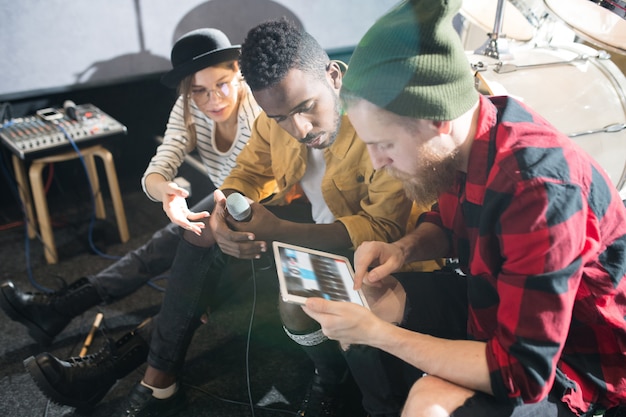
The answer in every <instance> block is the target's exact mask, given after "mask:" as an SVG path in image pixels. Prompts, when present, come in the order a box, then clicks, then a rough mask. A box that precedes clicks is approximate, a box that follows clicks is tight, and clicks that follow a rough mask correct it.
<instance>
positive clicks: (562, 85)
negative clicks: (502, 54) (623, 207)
mask: <svg viewBox="0 0 626 417" xmlns="http://www.w3.org/2000/svg"><path fill="white" fill-rule="evenodd" d="M468 59H469V61H470V64H471V66H472V69H473V70H474V71H475V78H476V86H477V89H478V90H479V91H480V92H481V93H483V94H487V95H510V96H513V97H516V98H518V99H520V100H521V101H523V102H525V103H527V104H528V105H529V106H530V107H532V108H533V109H534V110H536V111H538V112H539V114H541V115H542V116H543V117H545V118H546V119H547V120H548V121H549V122H551V123H552V124H553V125H554V126H556V127H557V128H558V129H559V130H561V131H562V132H564V133H566V134H568V135H569V136H571V137H572V140H574V141H575V142H576V143H578V144H579V145H580V146H581V147H582V148H583V149H585V150H586V151H587V152H588V153H589V154H590V155H591V156H592V157H593V158H594V159H595V160H596V161H598V163H599V164H600V165H601V166H602V167H603V168H604V169H605V171H606V172H607V173H608V175H609V177H610V178H611V181H612V182H613V184H614V185H615V186H616V187H617V189H618V190H620V191H626V190H623V189H624V188H625V187H624V183H625V181H626V129H624V127H626V95H625V91H626V78H624V75H623V74H622V72H621V71H620V70H619V68H617V66H616V65H615V64H614V63H613V62H611V61H610V60H609V59H608V54H606V53H605V52H598V51H596V50H595V49H593V48H590V47H588V46H586V45H582V44H578V43H572V44H566V45H561V46H550V47H528V48H518V49H516V50H515V52H514V57H513V58H512V59H510V60H507V61H498V60H496V59H492V58H489V57H487V56H484V55H477V54H469V53H468ZM607 126H612V127H613V128H614V129H610V128H607ZM611 130H614V131H611ZM592 132H593V133H592ZM623 196H624V195H623V193H622V197H623Z"/></svg>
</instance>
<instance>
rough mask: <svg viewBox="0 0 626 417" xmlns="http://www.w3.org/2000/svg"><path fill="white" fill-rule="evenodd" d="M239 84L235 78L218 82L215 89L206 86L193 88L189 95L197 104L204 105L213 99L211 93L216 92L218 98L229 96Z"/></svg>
mask: <svg viewBox="0 0 626 417" xmlns="http://www.w3.org/2000/svg"><path fill="white" fill-rule="evenodd" d="M238 85H239V82H238V81H237V79H236V78H233V79H232V80H230V81H227V82H223V83H218V84H217V88H216V89H214V90H207V89H206V88H198V89H197V90H192V91H191V94H189V96H190V97H191V98H192V99H193V101H195V103H196V105H197V106H204V105H205V104H207V103H208V102H209V101H210V100H211V93H213V94H215V97H217V98H218V99H222V98H226V97H229V96H230V95H231V94H232V92H233V90H234V89H235V87H237V86H238Z"/></svg>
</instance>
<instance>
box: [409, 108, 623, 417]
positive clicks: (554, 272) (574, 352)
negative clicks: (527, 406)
mask: <svg viewBox="0 0 626 417" xmlns="http://www.w3.org/2000/svg"><path fill="white" fill-rule="evenodd" d="M490 100H491V101H490ZM490 100H489V99H487V98H485V97H482V96H481V110H480V116H479V122H478V127H477V132H476V137H475V139H474V142H473V143H472V149H471V154H470V158H469V166H468V171H467V174H466V175H461V174H460V175H459V180H458V181H457V184H456V186H455V187H454V188H453V189H451V190H450V191H448V192H446V193H444V194H442V195H441V196H440V198H439V200H438V207H437V209H436V210H435V211H432V212H429V213H427V214H425V215H423V216H422V218H421V221H429V222H432V223H435V224H438V225H439V226H440V227H443V229H444V230H445V231H446V232H448V234H449V236H450V237H451V243H452V246H453V247H454V249H455V253H454V254H452V255H453V256H456V257H458V258H459V261H460V264H461V265H462V266H463V267H464V268H463V269H464V270H465V271H466V272H468V275H467V276H468V300H469V316H468V317H469V318H468V332H469V335H470V336H471V337H472V338H474V339H477V340H484V341H486V342H487V349H486V354H487V363H488V365H489V371H490V375H491V386H492V389H493V392H494V395H495V396H496V397H497V398H499V399H501V400H504V401H509V402H512V403H514V404H519V403H522V402H536V401H539V400H541V399H542V398H544V397H545V396H546V395H547V394H548V392H550V391H551V390H552V392H553V393H554V394H556V395H558V396H559V397H561V398H562V401H563V402H564V403H566V404H567V405H568V406H569V407H570V408H571V409H572V410H573V411H574V412H576V413H578V414H581V413H582V412H584V411H587V410H588V409H589V407H590V406H591V404H599V405H601V406H604V407H611V406H615V405H617V404H626V209H625V208H624V205H623V203H622V201H621V199H620V198H619V195H618V193H617V190H616V189H615V187H614V186H613V185H612V183H611V181H610V180H609V179H608V177H607V176H606V174H605V173H604V172H603V169H602V168H601V167H600V165H598V164H597V163H596V162H595V161H593V160H592V158H590V157H589V156H588V155H587V154H586V153H585V152H584V151H582V150H581V149H580V148H579V147H578V146H577V145H576V144H575V143H574V142H573V141H571V140H570V139H569V138H567V137H566V136H565V135H563V134H561V133H559V132H558V131H557V130H556V129H555V128H554V127H552V126H550V125H549V124H548V123H547V122H546V121H545V120H544V119H543V118H541V117H540V116H538V115H537V114H536V113H534V112H533V111H532V110H530V109H528V108H527V107H526V106H524V105H523V104H522V103H520V102H518V101H516V100H514V99H512V98H506V97H492V98H491V99H490Z"/></svg>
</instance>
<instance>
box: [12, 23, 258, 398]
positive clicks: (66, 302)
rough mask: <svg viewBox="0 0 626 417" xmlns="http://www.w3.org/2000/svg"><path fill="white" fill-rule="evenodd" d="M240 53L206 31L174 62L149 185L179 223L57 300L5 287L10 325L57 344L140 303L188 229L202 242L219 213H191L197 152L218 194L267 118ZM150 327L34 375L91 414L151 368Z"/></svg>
mask: <svg viewBox="0 0 626 417" xmlns="http://www.w3.org/2000/svg"><path fill="white" fill-rule="evenodd" d="M239 49H240V48H239V46H238V45H231V43H230V41H229V39H228V37H227V36H226V35H225V34H224V33H222V32H221V31H219V30H217V29H198V30H194V31H192V32H189V33H187V34H185V35H183V36H182V37H181V38H180V39H179V40H178V41H177V42H176V43H175V45H174V47H173V49H172V53H171V61H172V66H173V68H172V70H171V71H169V72H168V73H166V74H165V75H164V76H163V78H162V82H163V84H165V85H166V86H168V87H172V88H175V87H177V88H178V91H179V93H180V94H179V96H178V99H177V100H176V103H175V104H174V107H173V108H172V111H171V113H170V117H169V120H168V123H167V128H166V130H165V135H164V138H163V143H162V144H161V145H160V146H159V147H158V148H157V151H156V154H155V155H154V157H153V158H152V159H151V161H150V163H149V165H148V168H147V169H146V171H145V173H144V176H143V178H142V186H143V189H144V191H145V192H146V194H147V195H148V197H150V198H151V199H152V200H155V201H161V202H162V204H163V210H164V211H165V213H166V214H167V216H168V217H169V218H170V220H171V221H172V223H170V224H169V225H168V226H166V227H165V228H163V229H161V230H159V231H158V232H156V233H155V234H154V235H153V236H152V238H151V239H150V241H148V242H147V243H146V244H145V245H143V246H142V247H140V248H138V249H136V250H134V251H132V252H130V253H128V254H126V255H125V256H124V257H123V258H122V259H120V260H119V261H117V262H116V263H115V264H113V265H111V266H109V267H108V268H106V269H105V270H103V271H101V272H100V273H98V274H97V275H93V276H90V277H86V278H81V279H79V280H78V281H76V282H74V283H73V284H71V285H70V286H69V287H68V288H66V289H64V290H62V291H60V292H58V293H53V294H40V295H39V296H38V297H39V298H35V297H34V296H33V295H32V294H27V293H23V292H21V291H19V290H18V289H16V288H15V286H14V285H13V284H12V283H8V284H7V283H5V284H4V285H3V286H2V292H3V294H2V295H3V297H2V296H0V301H6V302H0V304H1V305H2V307H3V308H4V309H5V311H6V312H7V314H9V316H10V317H11V318H13V319H15V320H17V321H19V322H21V323H23V324H25V325H26V326H27V327H28V328H29V332H30V334H31V336H33V338H35V339H36V340H37V341H41V342H46V341H47V342H49V341H51V340H52V339H53V338H54V337H55V336H56V335H57V334H58V333H59V332H60V331H61V330H63V328H64V327H65V326H66V325H67V324H68V323H69V322H70V321H71V320H72V318H73V317H75V316H77V315H79V314H81V313H82V312H84V311H85V310H87V309H89V308H91V307H93V306H95V305H97V304H100V303H103V302H104V303H107V304H108V303H111V302H113V301H115V300H118V299H120V298H122V297H124V296H126V295H129V294H131V293H133V292H134V291H135V290H137V289H138V288H139V287H141V286H142V285H144V284H145V283H146V282H148V281H149V280H150V279H151V278H153V277H155V276H158V275H159V274H162V273H164V272H166V271H167V270H168V269H169V268H170V266H171V265H172V263H173V259H174V255H175V253H176V248H177V246H178V240H179V232H178V230H179V226H180V227H183V228H185V229H187V230H192V231H194V232H195V233H197V234H200V233H201V230H202V229H201V228H202V227H203V226H204V223H202V222H199V221H198V220H199V219H200V218H202V217H204V216H206V215H208V211H210V210H211V209H212V207H213V193H212V190H207V191H210V192H209V195H208V196H207V197H206V198H205V199H204V200H202V201H201V202H200V203H198V204H197V205H196V206H194V207H193V208H192V211H193V212H195V213H196V214H195V215H193V214H191V213H192V211H191V210H189V209H188V207H187V202H186V200H185V199H186V197H188V193H187V191H185V190H184V189H182V188H181V187H179V186H178V185H176V183H175V182H174V181H173V180H174V178H175V177H176V174H177V171H178V168H179V167H180V165H181V164H182V163H183V161H184V158H185V156H186V155H187V154H188V153H189V152H191V151H192V150H193V149H197V151H198V153H199V155H200V158H201V159H202V162H203V164H204V166H205V168H206V170H207V174H208V176H209V178H210V179H211V181H212V182H213V184H214V185H215V186H216V187H219V186H220V185H221V184H222V182H223V180H224V178H226V176H227V175H228V173H229V172H230V170H231V168H233V166H234V165H235V159H236V157H237V155H238V154H239V152H240V151H241V149H242V148H243V147H244V145H245V144H246V142H247V141H248V139H249V138H250V131H251V128H252V124H253V122H254V119H255V118H256V117H257V115H258V114H259V113H260V108H259V107H258V106H257V104H256V102H255V101H254V98H253V96H252V94H251V92H250V90H249V88H248V86H247V85H246V83H245V82H244V81H243V79H242V77H241V74H240V72H239V64H238V62H237V59H238V57H239ZM149 328H150V326H140V327H139V328H137V329H135V330H134V331H132V332H130V333H128V334H126V335H124V336H123V337H122V338H121V339H119V340H118V341H117V342H115V344H114V345H113V346H112V348H111V349H105V350H103V351H101V352H99V353H97V354H96V355H90V356H87V357H84V358H70V359H68V360H65V361H60V360H58V359H57V358H55V357H54V356H53V355H52V354H50V353H42V354H39V355H37V356H36V357H30V358H28V359H27V360H26V362H25V363H26V368H27V370H28V371H29V372H30V374H31V376H32V377H33V378H34V379H35V382H36V383H37V385H38V386H39V387H40V388H41V389H42V391H43V392H44V394H46V395H47V396H48V397H50V398H51V399H52V400H53V401H54V402H57V403H60V404H65V405H69V406H74V407H79V408H83V407H89V406H93V405H94V404H95V403H97V402H98V401H100V400H101V399H102V397H104V395H105V394H106V393H107V392H108V390H109V389H110V388H111V386H112V385H113V384H114V383H115V381H116V380H117V379H119V378H121V377H123V376H125V375H126V374H128V373H129V372H131V371H132V370H133V369H135V368H136V367H137V366H139V365H141V364H142V363H143V362H144V361H145V360H146V356H147V352H148V345H147V343H146V341H145V339H144V337H142V335H144V336H146V337H149V334H148V332H149Z"/></svg>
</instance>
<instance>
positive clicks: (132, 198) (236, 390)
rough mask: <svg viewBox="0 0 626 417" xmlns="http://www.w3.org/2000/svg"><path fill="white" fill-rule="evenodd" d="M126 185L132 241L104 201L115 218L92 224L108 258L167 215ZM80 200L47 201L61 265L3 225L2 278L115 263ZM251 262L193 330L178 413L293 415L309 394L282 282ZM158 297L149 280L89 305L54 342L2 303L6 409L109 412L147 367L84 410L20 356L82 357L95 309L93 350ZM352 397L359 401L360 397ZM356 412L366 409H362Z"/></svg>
mask: <svg viewBox="0 0 626 417" xmlns="http://www.w3.org/2000/svg"><path fill="white" fill-rule="evenodd" d="M129 188H131V189H132V190H133V191H130V192H129V191H124V192H123V194H124V206H125V209H126V215H127V217H128V223H129V228H130V235H131V239H130V240H129V241H128V242H126V243H124V244H121V243H119V239H118V237H117V234H116V233H117V229H116V227H115V219H114V216H113V210H112V208H111V207H110V201H109V200H108V199H107V200H106V201H107V207H108V211H107V214H108V216H109V219H107V220H106V221H98V222H96V223H95V227H94V228H93V229H94V230H93V233H92V236H93V238H92V241H93V242H94V243H95V244H96V246H97V247H98V248H99V250H100V251H102V252H104V253H106V255H107V257H111V256H112V257H115V256H121V255H123V254H124V253H126V252H127V251H129V250H131V249H133V248H136V247H137V246H139V245H141V244H142V243H144V242H145V241H146V240H147V239H149V238H150V236H151V235H152V233H153V232H154V231H156V230H157V229H158V228H160V227H162V226H163V225H165V224H166V221H167V219H166V217H165V215H164V213H163V211H162V209H161V206H160V204H158V203H153V202H150V201H149V200H148V199H147V198H146V197H145V195H144V194H143V193H142V192H140V191H135V189H136V186H133V187H129ZM81 200H84V198H81V197H80V196H78V197H77V196H75V195H72V194H71V193H69V195H68V194H64V195H62V196H61V197H60V198H57V199H56V200H55V199H51V201H49V204H50V212H51V215H52V218H53V223H54V224H55V232H54V234H55V241H56V245H57V249H58V251H59V258H60V259H59V262H58V263H57V264H54V265H49V264H47V263H46V261H45V259H44V256H43V251H42V246H41V243H40V242H39V241H37V240H28V239H25V232H24V227H23V226H16V227H8V226H5V227H4V228H3V229H2V230H1V231H0V280H1V281H4V280H7V279H11V280H13V281H14V282H15V283H16V285H18V286H19V287H20V288H23V289H26V290H29V291H35V287H34V286H33V285H34V284H33V281H34V282H35V283H36V285H42V286H45V287H47V288H58V287H59V286H60V281H59V277H61V278H63V279H65V280H66V281H67V282H72V281H74V280H75V279H77V278H79V277H81V276H85V275H89V274H93V273H96V272H98V271H99V270H101V269H102V268H104V267H106V266H108V265H110V264H111V263H112V262H114V261H113V260H111V259H108V258H107V257H103V256H100V255H97V254H95V253H94V252H93V251H92V250H91V249H90V245H89V244H88V241H89V239H88V236H89V233H88V231H89V224H90V213H91V210H92V209H91V208H90V204H89V202H85V201H81ZM16 206H17V204H16ZM18 215H19V212H18ZM0 216H1V217H2V218H3V219H4V220H3V221H4V222H5V223H7V224H8V223H9V221H10V220H14V219H15V216H16V213H13V212H12V211H11V210H6V211H2V210H0ZM18 220H19V217H18ZM251 267H252V266H251V264H250V263H247V262H241V263H240V264H238V265H237V267H236V268H237V269H238V270H239V271H238V274H240V275H241V274H242V273H243V276H246V277H248V278H247V279H243V280H242V281H241V282H240V284H239V285H237V286H235V287H234V288H231V290H230V291H226V292H225V295H224V300H223V301H224V302H223V303H222V305H221V307H220V308H218V309H217V310H216V311H215V312H213V314H212V315H211V318H210V321H209V323H207V324H206V325H204V326H202V327H201V328H200V329H199V330H198V331H197V332H196V335H195V337H194V340H193V342H192V346H191V348H190V350H189V352H188V355H187V360H186V364H185V368H184V372H183V378H182V381H183V384H184V386H185V387H186V389H187V394H188V398H189V405H188V407H187V409H186V410H185V411H184V412H183V413H181V414H180V415H181V416H194V417H201V416H259V417H263V416H282V415H287V416H288V415H294V414H295V411H296V410H297V409H298V406H299V404H300V402H301V401H302V399H303V396H304V393H305V391H306V387H307V386H308V384H309V382H310V379H311V377H312V372H313V367H312V364H311V362H310V361H309V360H308V358H307V357H306V355H305V354H304V353H303V352H302V350H300V349H299V348H298V347H297V346H295V345H294V344H293V343H292V342H291V341H290V340H288V339H287V337H286V335H285V334H284V332H283V331H282V328H281V325H280V320H279V318H278V313H277V311H276V299H277V283H276V279H275V276H274V275H273V273H272V272H271V270H273V268H271V269H270V270H264V271H263V270H259V271H257V272H256V273H255V274H254V276H255V279H254V280H253V279H251V278H249V277H250V276H251V275H252V274H250V271H251V269H250V268H251ZM29 270H30V271H31V274H32V275H31V276H32V280H31V278H29V272H28V271H29ZM242 271H243V272H242ZM156 284H157V285H159V286H161V287H165V286H166V285H167V281H166V280H159V281H156ZM162 297H163V292H162V291H160V290H158V289H155V288H153V287H151V286H144V287H142V288H141V289H140V290H139V291H137V292H136V293H134V294H132V295H131V296H129V297H127V298H125V299H123V300H120V301H117V302H115V303H112V304H110V305H103V306H99V307H97V308H93V309H91V310H89V311H87V312H85V313H84V314H82V315H81V316H79V317H77V318H75V319H74V320H73V321H72V322H71V323H70V325H69V326H68V327H67V328H66V329H65V330H64V331H63V332H62V333H61V334H60V335H59V336H58V337H57V338H56V339H55V340H54V342H53V344H52V345H50V346H48V347H42V346H39V345H38V344H36V343H35V342H34V341H33V340H32V339H31V338H30V337H29V336H28V334H27V331H26V329H25V327H23V326H22V325H20V324H19V323H16V322H13V321H11V320H10V319H9V318H8V317H6V316H5V315H4V314H3V313H2V312H1V311H0V335H1V337H0V415H1V416H4V417H31V416H79V415H85V414H89V415H91V416H94V417H100V416H110V415H111V414H112V413H113V411H114V410H115V409H116V408H117V407H118V406H119V404H120V403H121V401H122V400H123V399H124V398H125V397H126V395H127V394H128V392H129V391H130V389H131V388H132V386H133V385H134V384H135V383H136V382H137V381H139V380H140V379H141V377H142V375H143V370H144V367H140V368H139V369H137V370H136V371H134V372H132V373H131V374H129V375H128V376H127V377H125V378H123V379H122V380H120V381H118V383H117V384H116V385H115V386H114V387H113V388H112V389H111V391H109V393H108V394H107V396H106V397H105V398H104V399H103V400H102V401H101V402H100V403H99V404H98V405H97V407H96V408H95V409H94V410H91V411H90V412H89V413H84V412H78V411H77V410H74V409H72V408H70V407H64V406H59V405H57V404H54V403H51V402H49V401H48V400H47V398H46V397H45V396H43V395H42V393H41V392H40V391H39V389H38V388H37V387H36V385H35V384H34V382H33V381H32V379H31V378H30V376H29V374H28V373H27V372H26V371H25V370H24V367H23V363H22V362H23V360H24V359H25V358H27V357H29V356H31V355H36V354H38V353H40V352H42V351H49V352H53V353H54V354H55V355H57V356H60V357H67V356H74V355H77V354H78V352H79V351H80V349H81V347H82V343H83V341H84V338H85V336H86V334H87V332H88V330H89V328H90V327H91V324H92V322H93V319H94V317H95V315H96V314H97V313H98V312H102V313H103V314H104V320H103V325H102V326H101V328H102V329H103V331H102V332H99V333H97V335H96V338H95V341H94V343H93V344H92V347H91V349H90V352H95V351H96V350H97V349H99V347H101V346H102V345H103V343H105V337H106V336H108V337H111V338H114V339H115V338H117V337H119V336H121V335H122V334H124V333H125V332H126V331H128V330H129V329H131V328H133V327H134V326H135V325H136V324H138V323H139V322H141V321H142V320H143V319H144V318H146V317H149V316H151V315H153V314H155V313H156V312H158V310H159V305H160V302H161V300H162ZM253 309H254V311H253ZM144 366H145V365H144ZM355 398H356V396H355ZM351 401H356V402H357V403H358V399H357V400H355V399H352V400H351ZM251 404H254V405H255V408H253V407H252V406H251ZM357 415H362V414H361V412H356V414H355V416H357Z"/></svg>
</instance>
